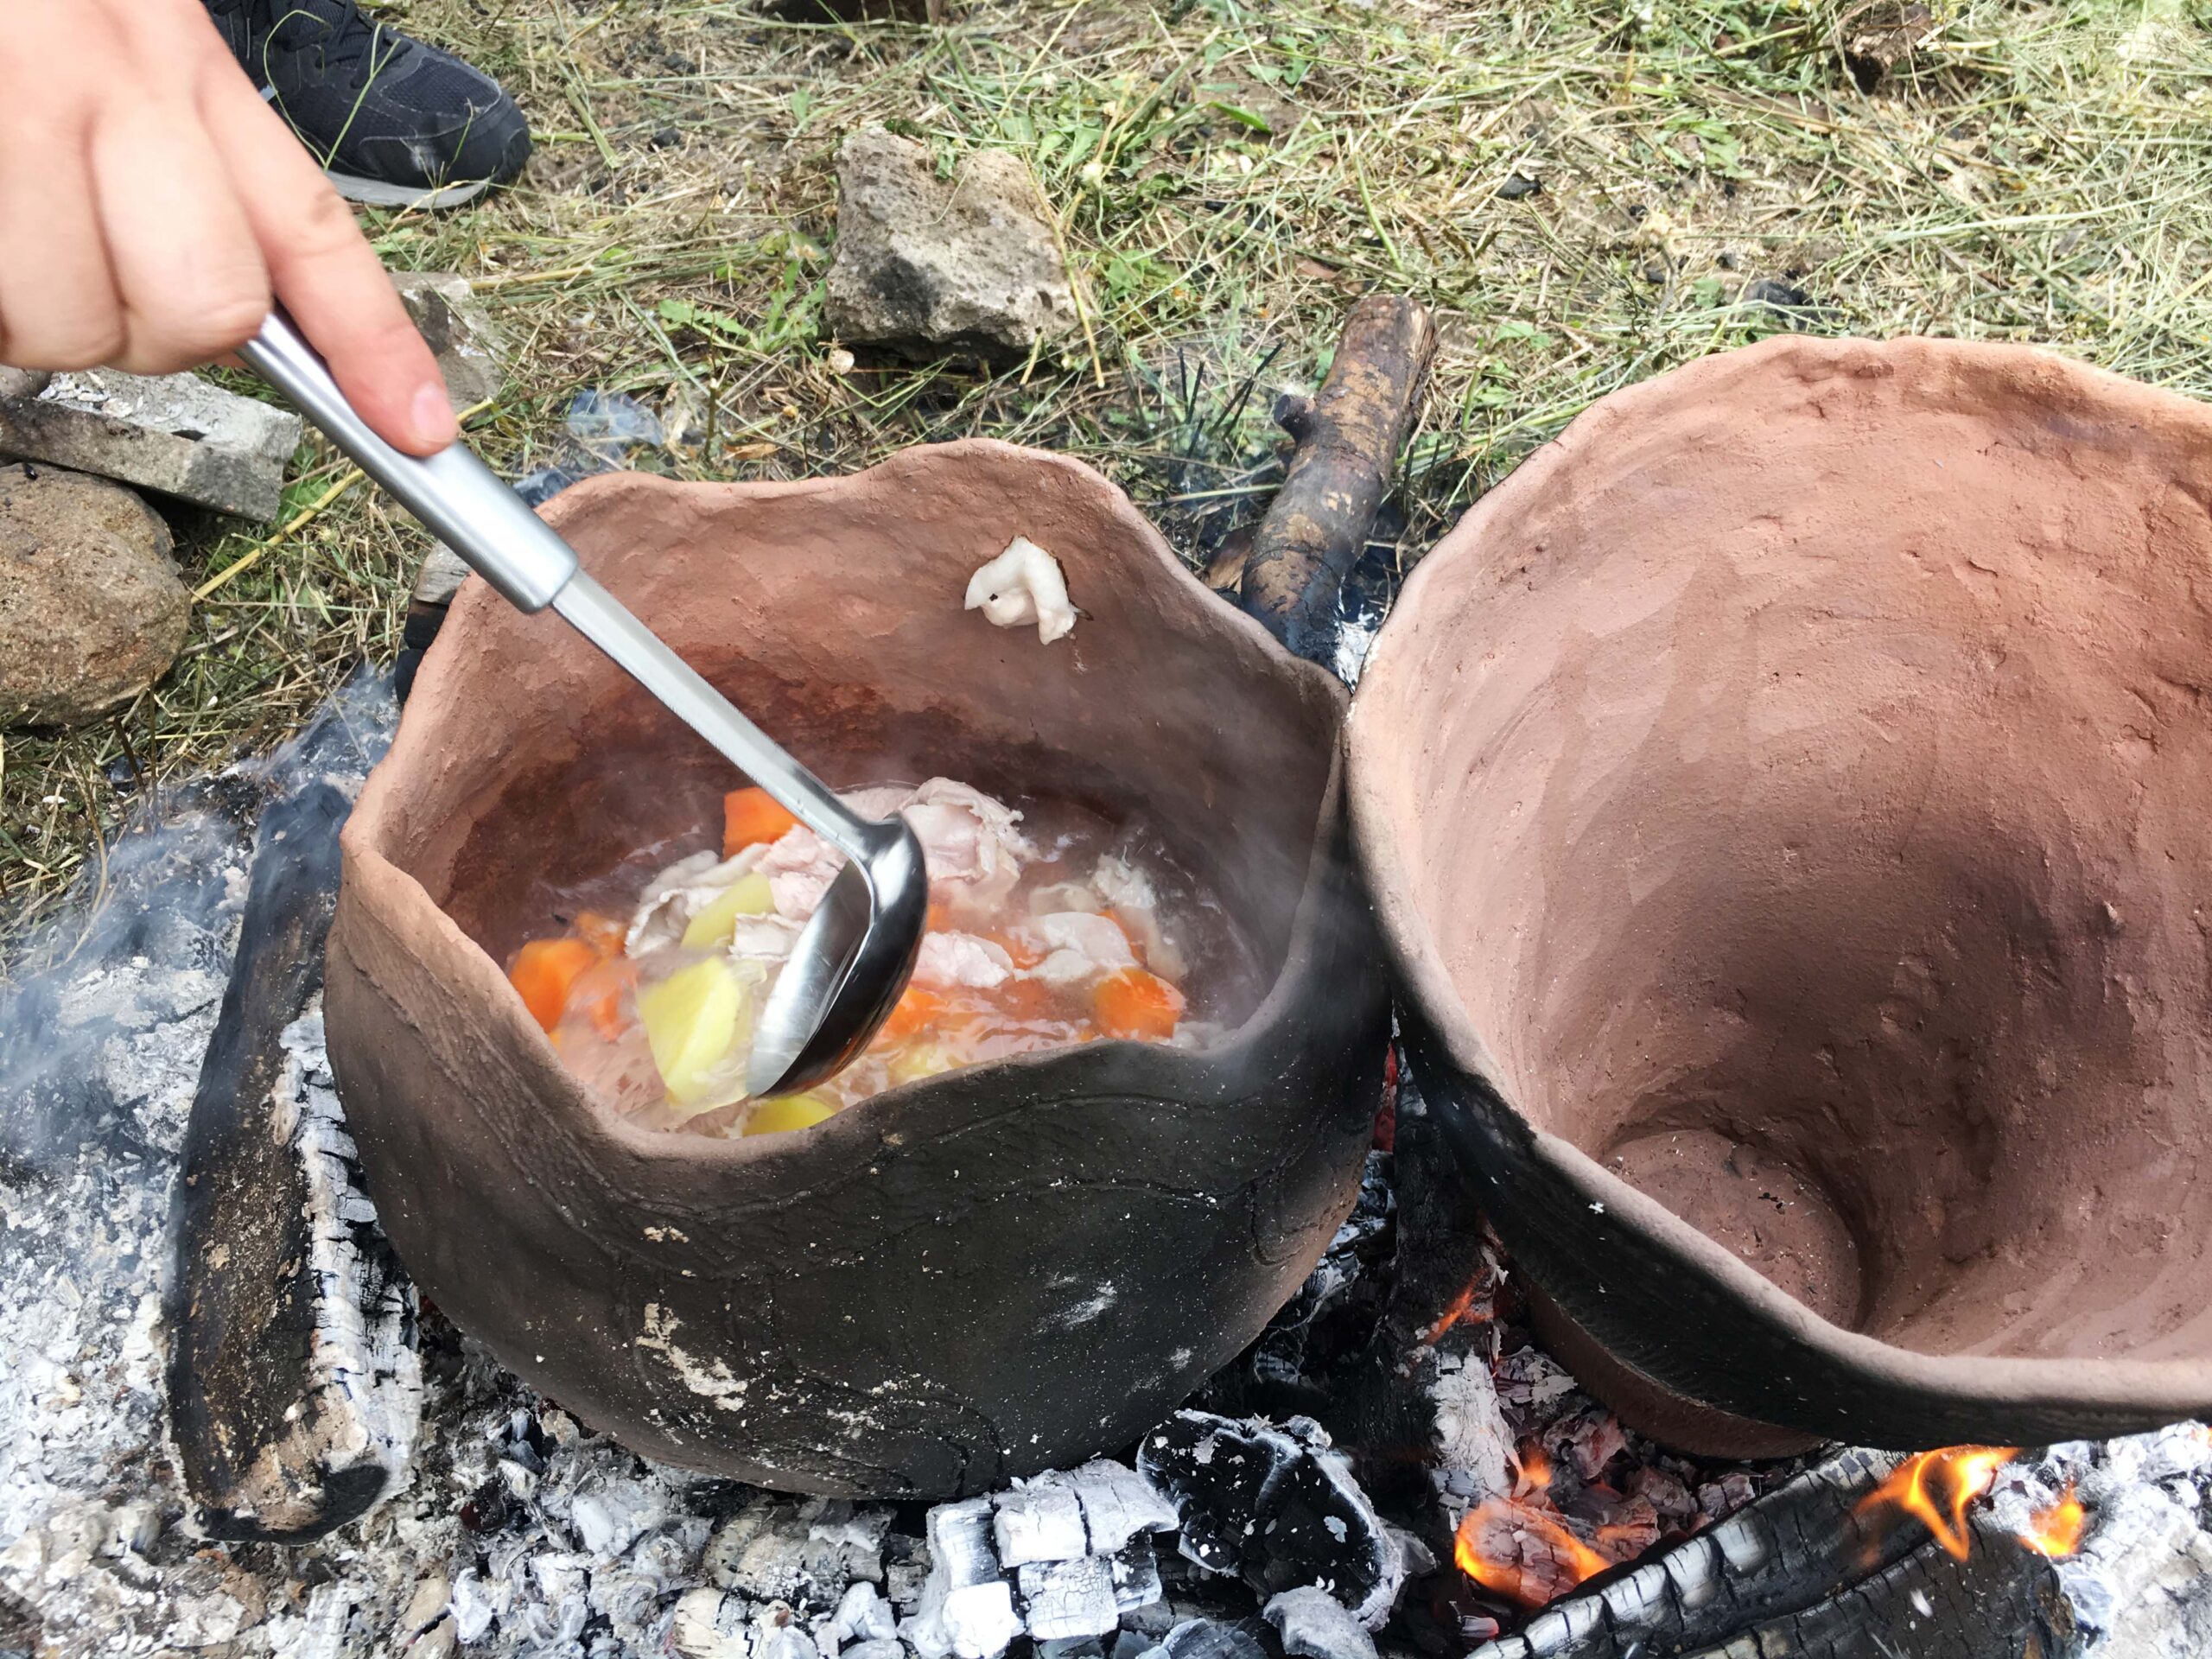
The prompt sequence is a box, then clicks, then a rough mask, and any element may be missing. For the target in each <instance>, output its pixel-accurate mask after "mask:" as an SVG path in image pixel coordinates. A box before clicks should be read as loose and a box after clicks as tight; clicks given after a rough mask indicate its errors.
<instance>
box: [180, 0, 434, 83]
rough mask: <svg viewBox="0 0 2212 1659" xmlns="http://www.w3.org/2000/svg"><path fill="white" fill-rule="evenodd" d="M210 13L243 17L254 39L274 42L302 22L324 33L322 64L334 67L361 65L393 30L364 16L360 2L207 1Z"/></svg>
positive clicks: (340, 0)
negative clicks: (294, 23) (290, 26)
mask: <svg viewBox="0 0 2212 1659" xmlns="http://www.w3.org/2000/svg"><path fill="white" fill-rule="evenodd" d="M208 7H209V10H213V11H218V12H221V13H224V14H226V15H227V16H233V17H243V18H245V21H246V27H247V28H248V29H250V30H251V32H252V34H253V36H254V38H255V39H257V40H260V41H274V40H275V39H276V37H277V30H278V29H281V28H282V27H283V25H284V24H285V23H287V22H291V21H293V20H294V19H296V18H297V19H302V20H305V21H308V22H312V23H314V24H315V25H316V26H317V27H318V28H319V29H321V31H322V38H321V47H322V54H323V61H324V62H325V63H326V64H327V65H328V66H330V67H339V66H340V65H344V66H347V67H351V66H354V65H358V64H359V62H360V60H362V59H363V58H365V56H367V55H368V53H369V50H370V48H372V47H373V46H375V45H376V44H377V41H378V37H379V36H380V35H381V36H383V37H384V38H385V39H386V40H389V39H390V38H391V37H390V31H388V30H386V29H384V28H383V27H382V26H381V25H380V24H378V23H374V22H371V21H370V20H369V19H367V18H366V17H364V16H361V8H360V5H359V0H208Z"/></svg>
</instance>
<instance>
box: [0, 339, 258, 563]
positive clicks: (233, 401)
mask: <svg viewBox="0 0 2212 1659" xmlns="http://www.w3.org/2000/svg"><path fill="white" fill-rule="evenodd" d="M301 430H302V428H301V423H300V417H299V416H296V415H295V414H292V413H291V412H290V411H289V410H282V409H277V408H274V407H272V406H271V405H270V404H263V403H257V402H256V401H255V400H254V399H252V398H251V397H239V396H238V394H236V393H235V392H229V391H224V390H223V389H222V388H221V387H220V386H218V385H215V384H214V383H213V381H211V380H204V379H202V378H200V377H199V376H198V375H193V374H167V375H161V376H158V377H155V378H147V377H144V376H141V375H135V374H124V373H122V372H118V371H117V370H114V369H86V370H82V371H79V372H75V373H71V374H57V375H54V377H53V378H51V379H50V380H49V381H48V384H47V385H46V388H45V390H43V391H40V392H38V393H36V394H35V396H32V397H16V398H5V397H0V455H5V456H12V457H15V458H17V459H20V460H23V461H45V462H47V463H48V464H49V465H52V466H55V467H68V468H70V469H71V470H72V471H73V472H79V473H92V474H97V475H98V476H99V477H101V478H110V479H113V480H116V481H117V482H118V483H123V484H130V485H135V486H137V487H138V488H140V489H142V490H152V491H154V492H156V493H159V494H162V495H173V496H176V497H178V498H180V499H183V500H186V501H190V502H194V503H195V504H197V505H200V506H203V507H211V508H213V510H214V511H216V512H226V513H231V514H233V515H235V516H236V517H238V518H251V519H253V520H254V521H256V522H257V523H262V524H266V523H267V522H268V521H270V519H272V518H276V516H277V512H278V511H279V510H280V509H281V507H282V506H283V489H284V468H285V467H286V466H287V465H288V464H289V462H290V461H291V459H292V452H293V451H294V450H295V449H296V448H299V444H300V435H301Z"/></svg>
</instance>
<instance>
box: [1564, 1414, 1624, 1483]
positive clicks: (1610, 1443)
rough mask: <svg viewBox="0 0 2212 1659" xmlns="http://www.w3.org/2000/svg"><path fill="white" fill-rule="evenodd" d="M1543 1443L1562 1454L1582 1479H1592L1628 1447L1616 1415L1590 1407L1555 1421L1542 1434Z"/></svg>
mask: <svg viewBox="0 0 2212 1659" xmlns="http://www.w3.org/2000/svg"><path fill="white" fill-rule="evenodd" d="M1545 1444H1546V1445H1547V1446H1550V1447H1551V1448H1552V1449H1553V1450H1554V1451H1556V1452H1560V1453H1562V1454H1563V1455H1564V1456H1565V1457H1566V1458H1567V1461H1568V1462H1570V1463H1572V1464H1573V1465H1574V1472H1575V1473H1577V1474H1578V1475H1580V1476H1581V1477H1582V1478H1583V1479H1585V1480H1595V1479H1597V1478H1598V1477H1599V1475H1600V1474H1602V1473H1604V1472H1605V1465H1607V1464H1609V1463H1611V1461H1612V1460H1613V1459H1615V1458H1617V1457H1618V1456H1619V1455H1620V1454H1621V1453H1622V1452H1625V1451H1627V1450H1628V1436H1627V1434H1626V1433H1624V1432H1623V1431H1622V1429H1621V1425H1620V1420H1619V1419H1618V1417H1616V1416H1614V1415H1613V1414H1612V1413H1611V1412H1610V1411H1606V1410H1605V1409H1603V1408H1600V1407H1596V1406H1593V1407H1592V1408H1590V1409H1589V1410H1587V1411H1585V1412H1581V1413H1579V1414H1576V1415H1575V1416H1573V1417H1571V1418H1569V1419H1568V1420H1567V1421H1566V1422H1564V1423H1561V1424H1555V1425H1554V1427H1553V1428H1552V1430H1551V1432H1550V1433H1548V1435H1547V1436H1546V1437H1545Z"/></svg>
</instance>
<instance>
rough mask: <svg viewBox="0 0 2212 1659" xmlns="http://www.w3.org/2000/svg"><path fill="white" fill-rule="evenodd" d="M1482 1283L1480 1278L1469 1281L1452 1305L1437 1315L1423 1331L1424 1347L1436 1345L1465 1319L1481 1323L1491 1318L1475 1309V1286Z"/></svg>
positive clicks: (1455, 1297)
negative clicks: (1446, 1333) (1445, 1334)
mask: <svg viewBox="0 0 2212 1659" xmlns="http://www.w3.org/2000/svg"><path fill="white" fill-rule="evenodd" d="M1481 1283H1482V1281H1481V1280H1480V1279H1478V1278H1477V1279H1470V1280H1469V1281H1467V1283H1466V1287H1465V1289H1463V1290H1461V1291H1460V1293H1459V1294H1458V1295H1457V1296H1454V1297H1453V1298H1452V1305H1451V1306H1449V1307H1446V1309H1445V1310H1444V1312H1443V1313H1440V1314H1439V1315H1438V1316H1437V1319H1436V1323H1435V1324H1434V1325H1430V1326H1429V1327H1428V1329H1427V1330H1426V1331H1424V1332H1421V1345H1422V1346H1423V1347H1425V1348H1433V1347H1435V1346H1436V1339H1437V1338H1439V1337H1440V1336H1442V1335H1443V1334H1444V1333H1445V1332H1446V1331H1449V1330H1450V1329H1451V1328H1452V1326H1453V1325H1458V1324H1459V1322H1460V1321H1461V1320H1463V1319H1465V1320H1466V1321H1468V1322H1469V1323H1471V1324H1474V1325H1480V1324H1482V1323H1483V1321H1484V1320H1485V1319H1489V1318H1490V1315H1489V1314H1488V1313H1476V1312H1475V1311H1474V1306H1475V1287H1477V1286H1478V1285H1479V1284H1481Z"/></svg>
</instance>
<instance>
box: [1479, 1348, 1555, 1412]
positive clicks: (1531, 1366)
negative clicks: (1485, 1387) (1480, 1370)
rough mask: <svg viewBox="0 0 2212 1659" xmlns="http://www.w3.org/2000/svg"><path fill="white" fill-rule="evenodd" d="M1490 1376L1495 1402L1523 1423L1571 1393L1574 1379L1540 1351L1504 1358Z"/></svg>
mask: <svg viewBox="0 0 2212 1659" xmlns="http://www.w3.org/2000/svg"><path fill="white" fill-rule="evenodd" d="M1492 1375H1493V1376H1495V1377H1496V1379H1497V1398H1498V1402H1499V1403H1500V1404H1501V1405H1503V1406H1504V1407H1506V1408H1508V1410H1509V1411H1510V1412H1517V1413H1519V1414H1522V1416H1523V1418H1524V1420H1525V1418H1526V1417H1527V1416H1532V1415H1534V1414H1538V1413H1541V1412H1543V1411H1544V1410H1545V1409H1546V1408H1548V1407H1550V1406H1551V1405H1553V1404H1554V1402H1558V1401H1560V1400H1564V1399H1565V1398H1567V1395H1570V1394H1573V1392H1574V1378H1573V1376H1569V1375H1568V1374H1567V1370H1565V1369H1564V1368H1563V1367H1562V1366H1560V1363H1558V1362H1557V1361H1556V1360H1554V1358H1553V1357H1551V1356H1550V1355H1549V1354H1548V1353H1546V1352H1544V1351H1543V1350H1542V1349H1541V1348H1523V1349H1522V1350H1521V1351H1519V1352H1518V1353H1512V1354H1508V1355H1506V1356H1505V1357H1503V1359H1501V1360H1499V1361H1498V1362H1497V1365H1496V1366H1495V1367H1493V1368H1492Z"/></svg>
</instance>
